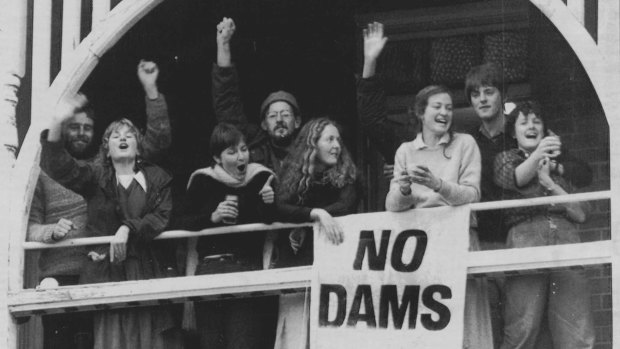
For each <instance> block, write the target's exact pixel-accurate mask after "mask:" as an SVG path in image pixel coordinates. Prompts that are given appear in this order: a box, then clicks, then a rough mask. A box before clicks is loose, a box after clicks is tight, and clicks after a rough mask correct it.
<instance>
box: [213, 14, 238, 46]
mask: <svg viewBox="0 0 620 349" xmlns="http://www.w3.org/2000/svg"><path fill="white" fill-rule="evenodd" d="M234 34H235V21H233V20H232V18H228V17H224V18H223V19H222V21H221V22H220V23H219V24H218V25H217V37H216V38H217V44H218V45H228V44H230V40H231V39H232V37H233V35H234Z"/></svg>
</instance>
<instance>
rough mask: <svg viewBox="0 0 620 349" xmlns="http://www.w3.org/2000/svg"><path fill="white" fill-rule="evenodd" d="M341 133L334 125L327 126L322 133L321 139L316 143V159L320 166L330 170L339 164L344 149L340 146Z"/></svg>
mask: <svg viewBox="0 0 620 349" xmlns="http://www.w3.org/2000/svg"><path fill="white" fill-rule="evenodd" d="M340 142H341V140H340V132H338V128H336V126H334V125H331V124H330V125H327V126H325V128H324V129H323V132H321V137H319V140H318V141H317V143H316V151H317V154H316V159H317V161H318V163H319V164H321V165H323V166H325V167H326V168H330V167H333V166H336V164H338V159H340V153H341V152H342V148H341V146H340Z"/></svg>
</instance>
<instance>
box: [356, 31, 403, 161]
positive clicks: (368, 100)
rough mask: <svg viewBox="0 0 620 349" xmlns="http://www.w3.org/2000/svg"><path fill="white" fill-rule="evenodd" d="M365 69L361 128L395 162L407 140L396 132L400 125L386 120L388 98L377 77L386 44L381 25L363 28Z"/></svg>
mask: <svg viewBox="0 0 620 349" xmlns="http://www.w3.org/2000/svg"><path fill="white" fill-rule="evenodd" d="M363 36H364V67H363V71H362V78H361V79H358V82H357V110H358V113H359V117H360V121H361V124H362V127H363V128H364V132H365V134H366V135H367V136H368V138H369V139H370V141H371V142H372V144H373V145H374V146H375V147H377V149H378V150H379V152H380V153H381V155H382V156H383V158H384V160H385V161H386V162H387V163H390V164H391V163H393V161H394V155H395V153H396V149H398V147H399V146H400V145H401V143H402V142H404V141H405V139H403V138H402V137H400V136H399V135H398V133H397V132H396V128H397V127H398V125H396V124H392V123H390V122H389V120H388V119H387V99H386V95H385V90H384V89H383V86H382V84H381V83H380V82H379V81H378V79H376V78H375V70H376V66H377V60H378V58H379V56H380V55H381V52H382V51H383V49H384V47H385V43H386V42H387V37H385V36H384V35H383V25H382V24H381V23H377V22H374V23H369V24H368V28H366V29H364V33H363Z"/></svg>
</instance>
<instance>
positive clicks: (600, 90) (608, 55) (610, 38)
mask: <svg viewBox="0 0 620 349" xmlns="http://www.w3.org/2000/svg"><path fill="white" fill-rule="evenodd" d="M530 1H531V3H532V4H534V5H535V6H536V7H538V9H539V10H540V11H541V12H542V13H543V14H544V15H545V16H547V18H549V20H550V21H551V22H552V23H553V25H555V27H556V28H557V29H558V30H559V31H560V33H562V36H564V38H565V39H566V41H567V42H568V44H569V45H570V46H571V47H572V49H573V51H575V54H576V55H577V57H578V58H579V60H580V61H581V64H582V65H583V67H584V69H585V70H586V73H587V74H588V76H589V77H590V81H591V82H592V85H593V86H594V89H595V91H596V94H597V95H598V98H599V100H600V102H601V104H602V106H603V110H604V112H605V116H606V118H607V122H608V124H609V137H610V139H609V146H610V152H609V153H610V154H609V162H610V164H609V165H610V177H611V178H610V179H611V181H610V185H611V192H612V199H611V239H612V244H613V246H614V250H615V251H620V233H618V232H619V230H620V214H618V213H619V211H618V208H617V207H618V204H617V201H618V200H619V199H620V176H619V175H618V174H619V173H620V139H619V138H620V134H619V132H618V126H619V125H620V115H618V111H620V98H619V97H620V49H619V47H618V46H620V30H619V22H620V5H619V4H618V1H617V0H612V1H607V0H604V1H599V2H598V7H599V8H598V14H599V16H598V23H597V30H598V36H597V37H598V44H597V43H595V42H594V40H593V39H592V37H591V36H590V34H589V33H588V32H587V31H586V29H585V28H584V27H583V25H582V24H581V23H579V21H578V20H577V19H576V18H575V17H574V16H573V15H572V13H571V12H570V10H569V8H568V7H567V6H566V5H565V4H564V3H563V2H562V1H561V0H530ZM584 117H587V115H584ZM619 263H620V256H618V254H616V255H615V257H614V258H613V259H612V268H611V269H612V271H611V273H612V274H611V283H612V290H618V289H620V270H619V269H620V268H619V267H618V265H619ZM619 303H620V295H619V293H618V292H617V291H615V292H612V304H613V309H612V313H613V320H612V336H613V338H612V343H613V346H614V348H617V347H619V345H620V324H619V322H620V321H618V319H620V306H618V304H619Z"/></svg>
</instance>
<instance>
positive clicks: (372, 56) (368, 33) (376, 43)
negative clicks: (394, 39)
mask: <svg viewBox="0 0 620 349" xmlns="http://www.w3.org/2000/svg"><path fill="white" fill-rule="evenodd" d="M363 33H364V58H365V59H369V60H376V59H377V58H378V57H379V55H380V54H381V51H383V48H384V47H385V43H386V42H387V40H388V38H387V37H385V36H384V35H383V24H381V23H379V22H372V23H368V27H367V28H366V29H364V31H363Z"/></svg>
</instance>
